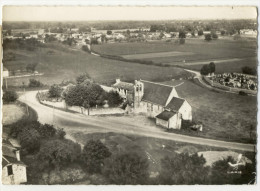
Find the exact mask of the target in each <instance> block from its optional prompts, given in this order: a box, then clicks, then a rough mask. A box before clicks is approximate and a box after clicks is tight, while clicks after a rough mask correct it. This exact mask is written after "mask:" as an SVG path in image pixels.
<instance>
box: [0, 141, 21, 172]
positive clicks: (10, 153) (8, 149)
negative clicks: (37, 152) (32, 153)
mask: <svg viewBox="0 0 260 191" xmlns="http://www.w3.org/2000/svg"><path fill="white" fill-rule="evenodd" d="M16 150H17V149H15V148H14V147H12V146H9V145H5V144H3V146H2V153H3V156H2V168H3V167H5V166H6V165H7V164H10V163H11V164H19V165H25V164H24V163H23V162H22V161H18V160H17V158H16V154H15V151H16ZM25 166H26V165H25Z"/></svg>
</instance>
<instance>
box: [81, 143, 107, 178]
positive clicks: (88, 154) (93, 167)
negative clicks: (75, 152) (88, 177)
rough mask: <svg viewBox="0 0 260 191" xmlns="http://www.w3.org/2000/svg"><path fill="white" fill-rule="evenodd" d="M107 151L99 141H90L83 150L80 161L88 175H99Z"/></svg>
mask: <svg viewBox="0 0 260 191" xmlns="http://www.w3.org/2000/svg"><path fill="white" fill-rule="evenodd" d="M110 155H111V153H110V151H109V149H108V148H107V147H106V146H105V145H104V144H103V143H102V142H101V141H100V140H90V141H88V142H87V143H86V145H85V146H84V148H83V151H82V155H81V159H82V161H83V163H84V165H85V167H86V169H87V171H88V172H89V173H100V172H101V167H102V166H103V164H104V159H105V158H108V157H110Z"/></svg>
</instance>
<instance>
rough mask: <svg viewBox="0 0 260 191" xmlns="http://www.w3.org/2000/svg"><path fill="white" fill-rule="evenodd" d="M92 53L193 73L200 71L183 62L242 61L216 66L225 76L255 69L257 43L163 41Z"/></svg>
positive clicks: (101, 48)
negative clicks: (238, 59) (187, 69)
mask: <svg viewBox="0 0 260 191" xmlns="http://www.w3.org/2000/svg"><path fill="white" fill-rule="evenodd" d="M93 50H95V51H96V52H100V53H103V54H109V55H120V56H122V57H124V58H128V59H143V60H150V61H153V62H154V63H167V64H170V65H181V66H182V67H185V68H189V69H195V70H200V68H201V66H202V65H201V64H198V65H196V66H190V65H185V64H184V63H183V61H184V60H185V62H187V63H192V62H200V61H201V62H202V61H207V62H211V61H214V60H218V59H221V60H226V59H232V58H240V59H243V60H242V61H234V62H223V63H218V64H217V66H218V65H219V64H220V65H219V66H220V67H217V69H216V72H217V73H221V72H222V71H223V70H222V68H223V67H222V66H224V65H225V71H226V72H233V70H235V72H240V71H241V67H242V66H256V65H257V53H256V52H257V41H256V39H246V38H242V39H240V40H233V39H232V38H230V39H219V40H212V41H210V42H206V41H205V40H203V39H186V43H185V44H184V45H179V44H177V43H175V42H162V41H155V42H145V43H113V44H102V45H95V46H93ZM153 53H154V54H153ZM176 53H177V54H176ZM171 54H172V56H171ZM149 55H150V57H149ZM164 55H166V56H164Z"/></svg>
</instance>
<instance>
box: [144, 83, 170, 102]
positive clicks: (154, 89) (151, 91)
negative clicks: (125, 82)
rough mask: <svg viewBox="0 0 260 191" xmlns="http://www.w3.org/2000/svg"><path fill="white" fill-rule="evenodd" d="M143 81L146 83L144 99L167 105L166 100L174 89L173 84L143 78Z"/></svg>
mask: <svg viewBox="0 0 260 191" xmlns="http://www.w3.org/2000/svg"><path fill="white" fill-rule="evenodd" d="M141 82H142V83H143V84H144V96H143V100H144V101H148V102H151V103H155V104H158V105H162V106H165V105H166V102H167V100H168V98H169V96H170V94H171V92H172V89H173V87H172V86H168V85H164V84H159V83H154V82H149V81H144V80H141Z"/></svg>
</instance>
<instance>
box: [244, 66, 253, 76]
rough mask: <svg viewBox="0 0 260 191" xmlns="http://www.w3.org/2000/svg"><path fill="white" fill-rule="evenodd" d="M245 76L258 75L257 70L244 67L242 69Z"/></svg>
mask: <svg viewBox="0 0 260 191" xmlns="http://www.w3.org/2000/svg"><path fill="white" fill-rule="evenodd" d="M241 70H242V73H243V74H249V75H257V70H256V68H253V67H248V66H244V67H242V68H241Z"/></svg>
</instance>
